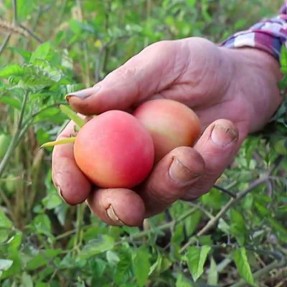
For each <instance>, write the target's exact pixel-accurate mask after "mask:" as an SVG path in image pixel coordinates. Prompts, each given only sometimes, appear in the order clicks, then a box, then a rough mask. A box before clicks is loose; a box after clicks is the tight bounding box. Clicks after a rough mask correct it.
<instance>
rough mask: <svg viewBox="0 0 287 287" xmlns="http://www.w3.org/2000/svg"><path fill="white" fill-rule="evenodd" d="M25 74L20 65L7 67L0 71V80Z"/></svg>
mask: <svg viewBox="0 0 287 287" xmlns="http://www.w3.org/2000/svg"><path fill="white" fill-rule="evenodd" d="M24 74H25V68H24V67H22V66H20V65H16V64H15V65H8V66H6V67H4V68H2V69H1V70H0V78H9V77H11V76H22V75H24Z"/></svg>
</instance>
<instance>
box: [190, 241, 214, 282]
mask: <svg viewBox="0 0 287 287" xmlns="http://www.w3.org/2000/svg"><path fill="white" fill-rule="evenodd" d="M210 250H211V247H210V246H207V245H204V246H202V247H196V246H192V247H190V248H189V249H188V250H187V253H186V260H187V265H188V268H189V271H190V273H191V276H192V278H193V280H194V281H196V280H197V279H198V278H199V277H200V276H201V275H202V274H203V272H204V269H203V267H204V264H205V262H206V259H207V255H208V253H209V251H210Z"/></svg>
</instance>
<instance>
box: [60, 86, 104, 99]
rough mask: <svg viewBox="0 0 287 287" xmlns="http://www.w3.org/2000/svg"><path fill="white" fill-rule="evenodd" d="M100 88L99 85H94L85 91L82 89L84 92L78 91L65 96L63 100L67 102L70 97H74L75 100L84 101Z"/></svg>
mask: <svg viewBox="0 0 287 287" xmlns="http://www.w3.org/2000/svg"><path fill="white" fill-rule="evenodd" d="M100 88H101V86H100V85H96V86H94V87H92V88H87V89H84V90H80V91H76V92H73V93H70V94H68V95H66V97H65V99H66V100H67V101H68V102H69V99H70V98H71V97H76V98H79V99H82V100H84V99H86V98H88V97H90V96H92V95H94V94H96V93H97V92H98V91H99V90H100Z"/></svg>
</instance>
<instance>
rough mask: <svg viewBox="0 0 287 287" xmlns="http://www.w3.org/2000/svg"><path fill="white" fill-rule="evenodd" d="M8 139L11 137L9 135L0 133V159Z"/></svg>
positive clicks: (3, 154) (5, 149)
mask: <svg viewBox="0 0 287 287" xmlns="http://www.w3.org/2000/svg"><path fill="white" fill-rule="evenodd" d="M10 141H11V137H10V136H9V135H7V134H4V133H2V134H0V159H2V158H3V157H4V156H5V154H6V151H7V149H8V147H9V144H10Z"/></svg>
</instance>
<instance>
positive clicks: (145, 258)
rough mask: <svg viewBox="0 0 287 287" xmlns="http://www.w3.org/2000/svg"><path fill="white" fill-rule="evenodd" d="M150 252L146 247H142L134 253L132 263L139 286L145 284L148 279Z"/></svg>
mask: <svg viewBox="0 0 287 287" xmlns="http://www.w3.org/2000/svg"><path fill="white" fill-rule="evenodd" d="M149 258H150V253H149V250H148V249H147V248H146V247H140V248H139V249H138V250H136V252H135V253H134V254H133V257H132V264H133V272H134V275H135V277H136V281H137V286H139V287H141V286H145V285H146V283H147V280H148V274H149V271H150V267H151V265H150V261H149Z"/></svg>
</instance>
